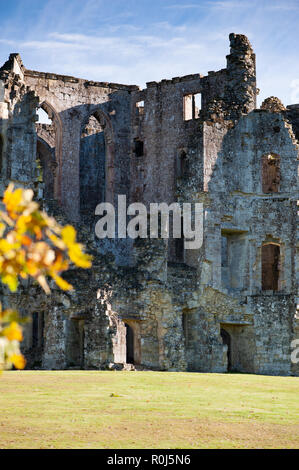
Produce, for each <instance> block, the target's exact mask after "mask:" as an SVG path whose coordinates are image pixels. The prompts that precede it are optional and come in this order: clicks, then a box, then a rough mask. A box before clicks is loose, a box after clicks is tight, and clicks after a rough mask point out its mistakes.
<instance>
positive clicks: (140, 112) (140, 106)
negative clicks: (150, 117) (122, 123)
mask: <svg viewBox="0 0 299 470" xmlns="http://www.w3.org/2000/svg"><path fill="white" fill-rule="evenodd" d="M136 114H137V116H141V115H143V114H144V101H137V103H136Z"/></svg>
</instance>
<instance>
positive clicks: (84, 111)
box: [0, 34, 299, 375]
mask: <svg viewBox="0 0 299 470" xmlns="http://www.w3.org/2000/svg"><path fill="white" fill-rule="evenodd" d="M229 39H230V53H229V54H228V56H227V67H226V68H224V69H222V70H219V71H215V72H209V73H208V75H207V76H205V77H203V76H201V75H200V74H194V75H188V76H184V77H175V78H173V79H171V80H162V81H161V82H149V83H147V87H146V88H145V89H144V90H140V89H139V88H138V87H137V86H134V85H132V86H128V85H120V84H113V83H103V82H91V81H88V80H83V79H78V78H74V77H66V76H61V75H56V74H49V73H41V72H35V71H30V70H27V69H25V68H24V66H23V65H22V62H21V59H20V57H19V56H18V55H12V56H11V57H10V60H9V61H8V62H7V63H6V64H4V66H3V67H2V68H1V70H0V99H1V102H0V120H1V121H0V123H1V135H2V136H3V139H2V141H3V142H2V174H1V175H2V177H1V185H2V186H1V188H2V189H3V188H4V187H5V186H6V184H7V182H8V181H9V180H14V181H17V182H18V183H23V184H26V186H32V187H34V189H35V191H36V194H37V196H38V198H39V199H40V202H41V203H42V205H43V207H44V208H45V209H46V210H48V211H49V212H50V213H52V214H54V215H55V217H56V218H57V219H58V220H59V221H60V222H62V223H66V222H69V221H70V222H72V223H73V224H75V226H76V228H77V230H78V235H79V238H80V240H81V241H82V242H83V243H84V244H85V245H86V246H87V249H88V251H89V252H90V253H92V254H93V256H94V262H93V268H92V269H91V270H89V271H88V272H87V271H83V272H82V270H76V269H71V270H70V271H69V272H68V273H67V275H66V278H67V279H68V280H69V281H70V282H71V283H72V284H73V285H74V286H75V290H74V292H72V293H61V292H60V291H59V290H58V289H56V288H55V286H53V294H52V296H51V297H47V296H45V295H44V294H42V293H41V292H40V290H39V288H37V287H36V286H33V285H30V284H28V283H27V284H26V283H24V284H22V288H21V290H20V292H19V294H18V295H14V296H11V295H9V293H8V292H7V290H6V289H5V288H3V289H2V297H3V299H4V304H9V305H13V306H15V307H16V308H18V309H19V310H20V311H21V313H22V314H23V315H24V316H25V315H26V314H36V313H41V312H42V314H43V316H42V318H43V320H40V322H39V323H37V322H36V316H35V317H34V318H35V320H34V323H32V324H29V325H27V327H26V339H25V341H24V343H23V349H24V352H25V354H26V356H27V358H28V367H43V368H45V369H64V368H85V369H100V368H122V367H127V366H126V365H125V364H126V362H127V361H128V357H130V360H131V361H133V362H134V366H135V367H136V368H148V369H156V370H192V371H205V372H208V371H211V372H226V371H227V370H229V371H239V372H249V373H263V374H280V375H289V374H298V367H297V366H296V365H292V364H291V362H290V353H291V349H290V344H291V341H292V339H294V338H297V337H298V321H297V320H296V318H295V312H296V295H297V282H296V276H297V272H298V261H297V264H296V261H295V259H296V245H297V233H296V230H297V223H296V216H297V204H296V200H297V198H298V195H297V184H298V169H297V161H298V142H297V140H296V137H297V138H298V122H299V119H298V112H297V111H298V109H297V107H298V105H294V106H289V107H288V108H287V109H286V108H285V107H284V106H283V105H282V103H281V102H280V101H279V100H278V99H276V98H274V97H270V98H269V99H268V100H265V102H264V103H263V105H262V107H261V109H260V110H257V109H256V95H257V93H258V90H257V88H256V76H255V55H254V52H253V49H252V47H251V45H250V43H249V41H248V39H247V38H246V37H245V36H243V35H236V34H231V35H230V38H229ZM199 95H200V97H201V107H200V109H199V104H198V103H199V101H197V100H199ZM38 106H41V107H42V108H43V109H44V110H45V111H46V112H47V113H48V115H49V117H50V119H52V124H51V125H50V126H49V125H41V124H37V125H35V121H36V109H37V107H38ZM296 106H297V107H296ZM37 159H38V160H39V161H40V162H41V170H42V172H41V173H42V174H41V173H40V171H39V167H38V165H37V163H36V160H37ZM267 165H272V166H271V167H269V168H268V167H267ZM275 165H276V166H275ZM265 168H266V169H265ZM265 175H266V177H267V178H268V179H269V181H268V182H267V185H266V184H264V183H263V178H264V177H265ZM271 178H272V179H271ZM272 180H273V181H272ZM274 180H275V181H274ZM265 187H267V188H268V189H267V191H265ZM273 188H274V189H273ZM118 194H124V195H126V196H127V202H128V203H129V202H135V201H136V202H143V203H145V204H146V205H147V206H148V205H149V204H150V203H152V202H166V203H172V202H175V201H178V202H180V203H184V202H189V203H190V202H193V203H195V202H201V203H203V205H204V237H203V238H204V241H203V245H202V247H201V248H199V249H197V250H184V251H183V252H182V254H181V255H180V256H178V253H177V250H176V245H175V240H172V239H169V240H161V239H157V240H148V239H136V240H134V241H133V240H125V239H124V240H112V241H111V240H97V239H96V238H95V236H94V224H95V221H96V219H95V220H91V219H93V211H94V206H95V204H96V203H97V202H100V201H102V200H104V199H105V200H106V201H109V202H116V198H117V195H118ZM80 201H81V203H80ZM85 203H86V210H87V212H90V218H89V217H85V215H84V214H83V212H84V211H82V208H83V207H84V204H85ZM80 204H81V205H80ZM87 215H88V214H87ZM265 244H266V245H267V244H273V246H274V245H275V246H276V252H277V253H278V254H279V255H278V256H279V261H278V262H277V269H278V272H277V273H276V275H277V278H278V282H277V290H276V291H272V290H271V291H269V290H263V283H262V277H263V275H262V272H263V269H264V270H265V267H264V265H263V256H262V249H263V245H265ZM297 256H298V255H297ZM270 261H271V260H270ZM270 261H269V260H268V264H269V265H270V264H271V262H270ZM271 269H272V268H271ZM273 269H274V268H273ZM32 299H33V300H32ZM128 332H129V333H128ZM36 337H37V338H38V340H36ZM41 338H43V341H42V340H41ZM129 341H131V343H130V347H128V343H129Z"/></svg>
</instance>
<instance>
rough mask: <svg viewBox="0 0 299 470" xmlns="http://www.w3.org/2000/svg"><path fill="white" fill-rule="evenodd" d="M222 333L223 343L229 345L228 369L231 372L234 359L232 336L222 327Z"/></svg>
mask: <svg viewBox="0 0 299 470" xmlns="http://www.w3.org/2000/svg"><path fill="white" fill-rule="evenodd" d="M220 335H221V338H222V343H223V345H225V346H227V371H228V372H230V371H231V368H232V359H231V354H232V353H231V337H230V334H229V333H228V332H227V331H226V330H224V328H221V330H220Z"/></svg>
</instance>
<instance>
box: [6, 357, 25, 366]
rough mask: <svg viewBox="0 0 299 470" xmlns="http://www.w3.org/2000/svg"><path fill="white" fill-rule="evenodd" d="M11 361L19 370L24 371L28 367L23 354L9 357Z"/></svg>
mask: <svg viewBox="0 0 299 470" xmlns="http://www.w3.org/2000/svg"><path fill="white" fill-rule="evenodd" d="M9 361H10V362H12V363H13V365H14V366H15V367H16V368H17V369H24V367H25V365H26V360H25V358H24V356H22V354H12V355H11V356H10V357H9Z"/></svg>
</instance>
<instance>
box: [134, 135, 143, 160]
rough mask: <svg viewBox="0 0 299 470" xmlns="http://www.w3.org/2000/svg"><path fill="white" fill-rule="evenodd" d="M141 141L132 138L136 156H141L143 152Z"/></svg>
mask: <svg viewBox="0 0 299 470" xmlns="http://www.w3.org/2000/svg"><path fill="white" fill-rule="evenodd" d="M143 147H144V146H143V141H142V140H139V139H134V153H135V155H136V157H143V154H144V153H143V152H144V148H143Z"/></svg>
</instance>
